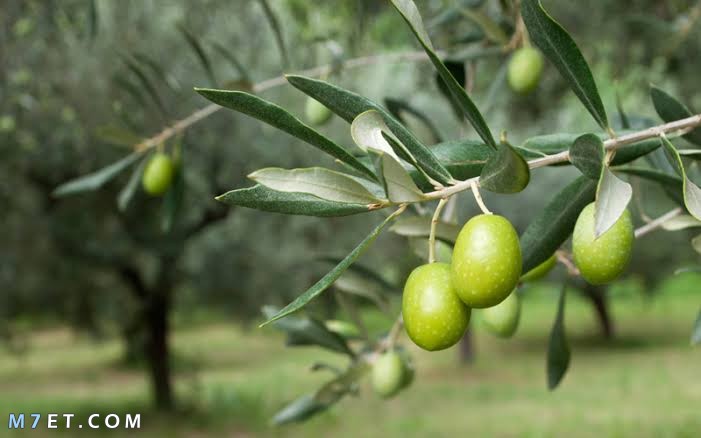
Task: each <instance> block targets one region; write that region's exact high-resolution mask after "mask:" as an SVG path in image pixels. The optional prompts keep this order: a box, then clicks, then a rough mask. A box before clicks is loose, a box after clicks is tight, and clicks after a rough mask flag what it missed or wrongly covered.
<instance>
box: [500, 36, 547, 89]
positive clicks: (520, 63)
mask: <svg viewBox="0 0 701 438" xmlns="http://www.w3.org/2000/svg"><path fill="white" fill-rule="evenodd" d="M508 68H509V71H508V80H509V85H510V86H511V89H512V90H514V91H515V92H517V93H519V94H527V93H530V92H531V91H533V90H534V89H535V88H536V87H537V86H538V82H539V81H540V75H541V73H542V72H543V55H541V54H540V52H539V51H538V50H537V49H534V48H533V47H524V48H521V49H518V50H517V51H516V52H515V53H514V54H513V56H512V57H511V60H510V61H509V67H508Z"/></svg>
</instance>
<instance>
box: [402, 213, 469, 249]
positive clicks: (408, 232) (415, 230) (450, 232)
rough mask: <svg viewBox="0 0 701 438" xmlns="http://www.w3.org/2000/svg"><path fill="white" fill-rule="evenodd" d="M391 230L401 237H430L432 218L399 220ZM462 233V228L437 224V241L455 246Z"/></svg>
mask: <svg viewBox="0 0 701 438" xmlns="http://www.w3.org/2000/svg"><path fill="white" fill-rule="evenodd" d="M389 230H390V231H391V232H393V233H396V234H399V235H400V236H406V237H428V236H429V234H430V232H431V218H430V217H428V216H411V217H403V218H401V219H397V221H396V222H395V223H394V224H392V226H391V227H390V228H389ZM459 233H460V226H458V225H455V224H450V223H447V222H442V221H441V222H438V223H437V224H436V239H439V240H442V241H444V242H447V243H450V244H455V240H456V239H457V238H458V234H459Z"/></svg>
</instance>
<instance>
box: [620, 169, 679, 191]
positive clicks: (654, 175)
mask: <svg viewBox="0 0 701 438" xmlns="http://www.w3.org/2000/svg"><path fill="white" fill-rule="evenodd" d="M615 170H616V172H621V173H627V174H628V175H633V176H637V177H639V178H643V179H647V180H650V181H655V182H658V183H661V184H662V185H664V186H666V187H669V188H672V189H678V190H679V189H681V188H682V179H681V178H679V177H678V176H676V175H672V174H670V173H666V172H661V171H659V170H655V169H648V168H647V167H617V168H615Z"/></svg>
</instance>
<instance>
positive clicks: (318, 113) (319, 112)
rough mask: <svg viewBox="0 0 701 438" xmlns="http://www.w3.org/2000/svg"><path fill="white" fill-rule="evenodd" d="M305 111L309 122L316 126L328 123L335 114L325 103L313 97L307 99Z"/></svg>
mask: <svg viewBox="0 0 701 438" xmlns="http://www.w3.org/2000/svg"><path fill="white" fill-rule="evenodd" d="M305 113H306V115H307V120H308V121H309V123H311V124H312V125H315V126H321V125H324V124H326V122H328V121H329V120H330V119H331V116H332V115H333V113H332V112H331V110H330V109H328V108H327V107H326V106H324V104H322V103H321V102H319V101H318V100H316V99H313V98H311V97H310V98H308V99H307V103H306V106H305Z"/></svg>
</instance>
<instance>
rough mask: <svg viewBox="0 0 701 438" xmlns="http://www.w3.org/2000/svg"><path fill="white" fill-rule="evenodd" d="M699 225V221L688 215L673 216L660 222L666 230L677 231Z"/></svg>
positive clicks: (700, 223)
mask: <svg viewBox="0 0 701 438" xmlns="http://www.w3.org/2000/svg"><path fill="white" fill-rule="evenodd" d="M696 227H701V221H700V220H698V219H696V218H695V217H693V216H690V215H686V214H685V215H682V216H677V217H673V218H672V219H670V220H668V221H666V222H665V223H663V224H662V228H663V229H665V230H667V231H679V230H685V229H687V228H696Z"/></svg>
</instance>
